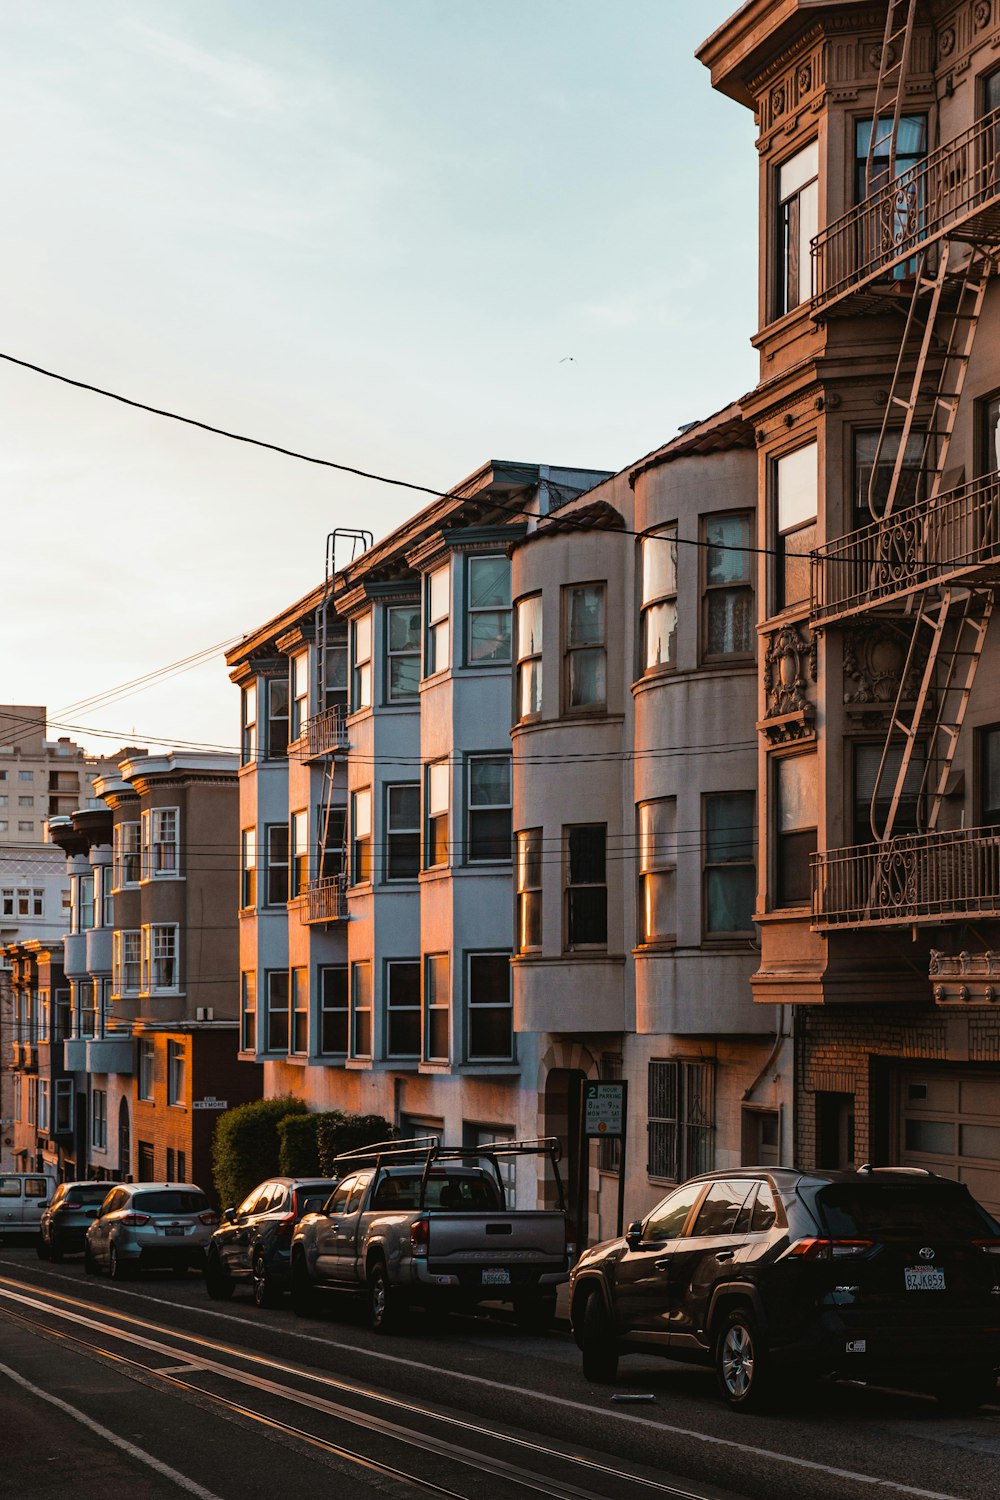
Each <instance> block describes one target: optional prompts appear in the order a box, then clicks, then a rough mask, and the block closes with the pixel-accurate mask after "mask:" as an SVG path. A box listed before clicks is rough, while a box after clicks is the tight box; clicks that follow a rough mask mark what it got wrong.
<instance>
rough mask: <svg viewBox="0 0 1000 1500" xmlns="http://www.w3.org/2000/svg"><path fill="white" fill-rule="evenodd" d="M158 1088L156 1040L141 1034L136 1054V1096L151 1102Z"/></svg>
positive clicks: (148, 1102) (145, 1101)
mask: <svg viewBox="0 0 1000 1500" xmlns="http://www.w3.org/2000/svg"><path fill="white" fill-rule="evenodd" d="M155 1089H156V1042H155V1041H154V1040H153V1038H152V1037H151V1036H140V1037H139V1040H138V1051H137V1055H136V1097H137V1098H138V1099H141V1100H143V1102H144V1103H147V1104H151V1103H152V1102H153V1100H154V1098H155Z"/></svg>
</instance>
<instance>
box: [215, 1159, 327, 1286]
mask: <svg viewBox="0 0 1000 1500" xmlns="http://www.w3.org/2000/svg"><path fill="white" fill-rule="evenodd" d="M336 1186H337V1181H336V1179H335V1178H327V1177H322V1178H319V1177H306V1178H298V1177H272V1178H270V1179H269V1180H268V1181H267V1182H261V1183H258V1185H257V1186H256V1187H255V1188H254V1190H253V1192H252V1193H250V1194H249V1195H248V1196H247V1197H246V1198H244V1200H243V1202H242V1203H241V1204H240V1206H239V1208H227V1209H225V1210H224V1212H223V1215H222V1223H221V1224H220V1225H219V1227H218V1229H217V1230H216V1231H215V1233H214V1234H213V1235H212V1238H211V1240H210V1242H209V1246H208V1256H207V1259H206V1261H205V1285H206V1289H207V1291H208V1295H209V1296H210V1297H212V1298H214V1299H215V1300H216V1301H220V1302H221V1301H225V1300H226V1299H227V1298H229V1297H231V1296H232V1295H233V1292H234V1291H235V1289H236V1286H237V1283H238V1282H240V1281H246V1282H250V1281H252V1282H253V1299H254V1301H255V1302H256V1304H257V1306H258V1307H269V1306H272V1305H273V1304H274V1303H275V1302H277V1301H278V1300H279V1298H280V1297H281V1294H282V1293H283V1292H285V1291H287V1289H288V1274H289V1269H290V1262H289V1253H290V1251H291V1248H292V1235H293V1234H294V1232H295V1226H296V1224H297V1223H298V1222H299V1220H300V1219H301V1218H302V1216H303V1214H311V1213H314V1212H315V1211H316V1209H318V1208H322V1207H323V1204H324V1203H325V1202H326V1200H327V1198H329V1196H330V1194H331V1193H332V1192H333V1190H334V1188H335V1187H336Z"/></svg>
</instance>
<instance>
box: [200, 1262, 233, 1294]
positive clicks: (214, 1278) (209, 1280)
mask: <svg viewBox="0 0 1000 1500" xmlns="http://www.w3.org/2000/svg"><path fill="white" fill-rule="evenodd" d="M205 1290H206V1292H207V1293H208V1295H209V1296H210V1297H211V1299H212V1301H213V1302H228V1301H229V1299H230V1297H232V1295H233V1292H234V1291H235V1290H236V1287H235V1283H234V1281H233V1278H232V1277H231V1276H228V1275H227V1274H226V1270H225V1267H224V1266H223V1265H222V1262H221V1261H220V1260H219V1257H218V1255H216V1254H215V1253H214V1252H213V1253H212V1254H211V1255H209V1257H208V1260H207V1261H206V1262H205Z"/></svg>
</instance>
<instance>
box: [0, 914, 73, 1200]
mask: <svg viewBox="0 0 1000 1500" xmlns="http://www.w3.org/2000/svg"><path fill="white" fill-rule="evenodd" d="M2 951H3V956H4V959H5V961H6V978H5V982H4V984H3V987H2V990H0V995H2V1006H0V1027H2V1029H3V1036H4V1052H5V1057H4V1085H5V1087H4V1103H3V1119H2V1121H0V1147H2V1151H0V1161H2V1164H3V1167H4V1169H5V1170H8V1171H15V1172H44V1173H46V1174H47V1175H48V1176H50V1177H57V1176H58V1175H59V1165H60V1160H61V1155H62V1152H63V1150H64V1148H65V1146H66V1145H67V1143H68V1142H69V1141H70V1140H71V1138H72V1133H73V1085H72V1080H71V1079H70V1078H68V1076H67V1074H66V1070H65V1067H64V1063H63V1049H62V1040H63V1037H64V1036H66V1035H68V1031H69V987H68V985H67V983H66V978H65V974H64V971H63V945H62V942H58V941H57V942H44V941H42V940H40V939H37V938H35V939H26V940H24V941H22V942H13V943H6V944H5V945H4V947H3V950H2Z"/></svg>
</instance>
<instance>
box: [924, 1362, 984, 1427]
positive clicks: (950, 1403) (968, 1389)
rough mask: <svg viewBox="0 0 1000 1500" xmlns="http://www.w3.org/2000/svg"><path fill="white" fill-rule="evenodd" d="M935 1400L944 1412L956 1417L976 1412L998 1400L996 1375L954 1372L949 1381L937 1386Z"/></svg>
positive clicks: (976, 1371) (980, 1371) (975, 1371)
mask: <svg viewBox="0 0 1000 1500" xmlns="http://www.w3.org/2000/svg"><path fill="white" fill-rule="evenodd" d="M934 1398H935V1400H936V1401H937V1404H938V1405H939V1406H940V1408H941V1410H942V1411H946V1412H950V1413H952V1414H954V1415H955V1416H960V1415H961V1413H962V1412H967V1411H975V1410H976V1409H977V1407H980V1406H985V1405H986V1403H987V1402H988V1401H996V1400H997V1378H996V1375H995V1373H994V1372H993V1371H992V1370H972V1371H954V1372H953V1373H952V1374H951V1375H949V1377H948V1379H947V1381H942V1382H941V1384H940V1385H937V1386H935V1388H934Z"/></svg>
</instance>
